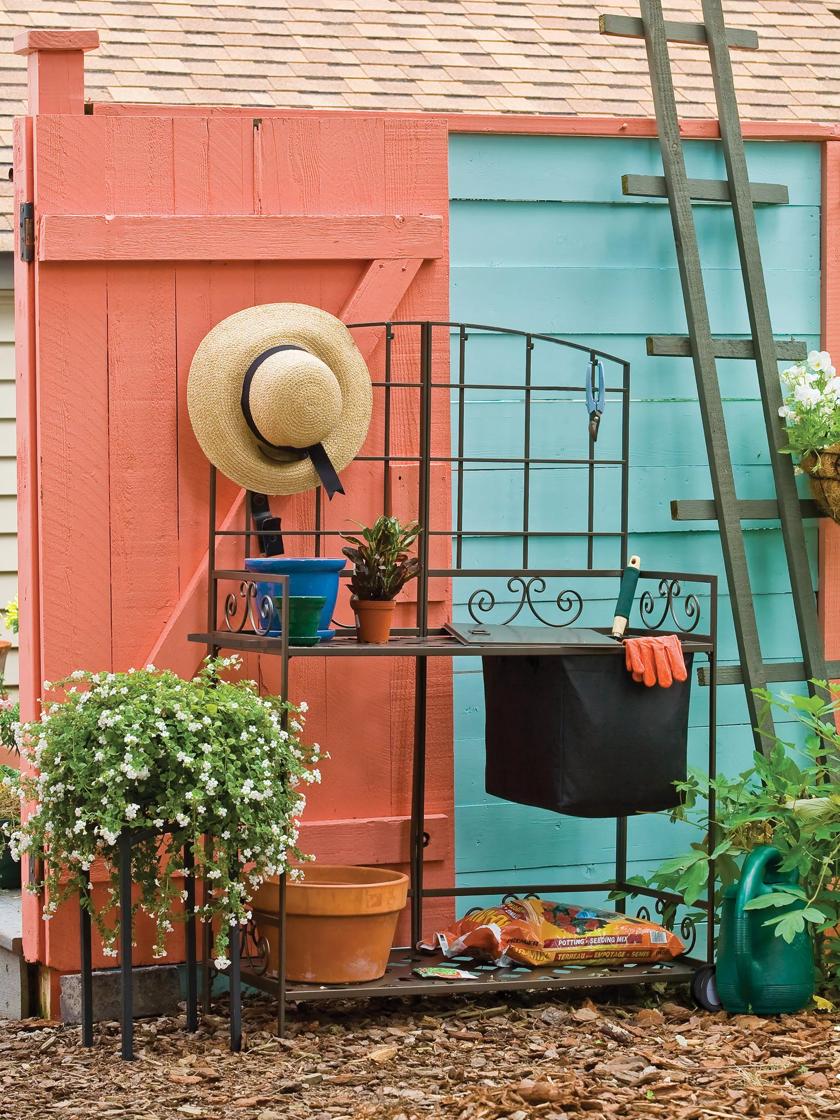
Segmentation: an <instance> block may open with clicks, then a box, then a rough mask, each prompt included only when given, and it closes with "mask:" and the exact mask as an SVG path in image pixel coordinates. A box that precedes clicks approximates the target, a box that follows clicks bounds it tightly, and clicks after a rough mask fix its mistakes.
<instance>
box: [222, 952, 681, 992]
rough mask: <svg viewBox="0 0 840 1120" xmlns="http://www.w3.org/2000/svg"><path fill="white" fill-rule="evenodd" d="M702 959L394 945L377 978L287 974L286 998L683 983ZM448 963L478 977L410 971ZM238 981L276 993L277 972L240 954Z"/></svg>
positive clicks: (277, 987) (277, 983)
mask: <svg viewBox="0 0 840 1120" xmlns="http://www.w3.org/2000/svg"><path fill="white" fill-rule="evenodd" d="M702 964H703V962H702V961H699V960H695V959H694V958H692V957H679V958H678V959H677V960H675V961H656V962H653V963H649V964H620V965H584V964H566V965H558V966H556V967H550V968H526V967H524V966H519V965H513V966H512V967H508V968H497V967H496V966H494V965H488V964H482V963H480V962H476V961H475V960H474V959H471V958H469V957H457V958H454V959H452V960H446V958H445V957H444V956H443V955H442V954H441V953H415V954H412V952H411V950H410V949H406V948H402V949H393V950H392V951H391V957H390V961H389V963H388V968H387V971H386V972H385V975H384V976H383V977H382V978H381V979H380V980H371V981H370V982H369V983H366V984H301V983H299V982H297V981H293V980H287V981H286V987H285V995H286V999H287V1000H288V1001H290V1002H292V1003H314V1002H317V1001H320V1000H330V999H332V1000H334V999H353V1000H364V999H394V998H399V997H400V996H443V997H445V998H446V997H451V996H453V995H457V994H458V993H459V992H461V993H466V992H469V993H476V992H479V993H490V992H499V991H512V990H515V989H519V990H520V991H521V990H526V991H539V990H540V989H543V988H549V989H557V988H591V987H596V986H603V985H616V986H618V985H628V984H688V983H690V982H691V978H692V976H693V975H694V973H695V971H696V970H697V969H698V968H700V966H701V965H702ZM439 965H449V966H452V967H455V968H462V969H466V970H467V971H469V972H477V973H478V975H479V979H478V980H438V979H430V978H423V977H420V976H414V975H413V971H412V970H413V969H415V968H417V967H418V966H439ZM242 981H243V983H245V984H250V985H252V986H253V987H255V988H258V989H260V990H261V991H264V992H267V993H268V994H269V995H277V993H278V990H279V981H278V978H277V975H276V973H275V974H272V973H269V972H266V973H262V974H260V973H259V972H255V971H254V970H252V969H251V968H249V967H248V966H247V964H246V962H245V959H244V958H243V961H242Z"/></svg>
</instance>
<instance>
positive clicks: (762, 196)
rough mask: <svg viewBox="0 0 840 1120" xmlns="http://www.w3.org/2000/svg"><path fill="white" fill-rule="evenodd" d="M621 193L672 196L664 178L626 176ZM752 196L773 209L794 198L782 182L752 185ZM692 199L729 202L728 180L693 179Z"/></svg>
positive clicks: (662, 176) (696, 200)
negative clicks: (669, 194)
mask: <svg viewBox="0 0 840 1120" xmlns="http://www.w3.org/2000/svg"><path fill="white" fill-rule="evenodd" d="M621 191H622V193H623V194H626V195H634V196H641V197H643V198H667V197H668V188H667V186H666V185H665V176H664V175H622V176H621ZM750 193H751V195H752V200H753V202H754V203H756V204H763V205H769V206H785V205H787V203H788V201H789V198H790V196H789V195H788V189H787V187H786V186H784V185H783V184H782V183H750ZM688 197H689V198H690V199H692V201H694V202H729V198H730V196H729V183H728V182H727V180H726V179H689V180H688Z"/></svg>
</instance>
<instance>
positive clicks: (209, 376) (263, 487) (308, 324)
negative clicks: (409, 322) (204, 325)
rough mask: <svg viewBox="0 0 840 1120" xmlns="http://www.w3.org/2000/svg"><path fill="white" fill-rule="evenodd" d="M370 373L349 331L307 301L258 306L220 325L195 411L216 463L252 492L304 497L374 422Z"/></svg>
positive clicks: (202, 351) (191, 396) (196, 373)
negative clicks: (306, 491)
mask: <svg viewBox="0 0 840 1120" xmlns="http://www.w3.org/2000/svg"><path fill="white" fill-rule="evenodd" d="M372 396H373V394H372V392H371V384H370V374H369V373H368V369H367V366H366V365H365V361H364V358H363V357H362V355H361V354H360V353H359V351H358V349H357V347H356V344H355V343H354V341H353V339H352V337H351V335H350V332H349V331H348V330H347V328H346V327H345V326H344V324H343V323H342V322H341V321H340V320H339V319H336V318H335V316H334V315H330V314H329V313H328V312H326V311H322V310H320V308H317V307H308V306H307V305H306V304H303V303H268V304H263V305H262V306H260V307H249V308H246V310H244V311H238V312H237V313H236V314H235V315H230V316H228V318H227V319H223V320H222V321H221V322H220V323H217V324H216V326H215V327H213V329H212V330H211V331H210V333H209V334H207V335H205V337H204V339H203V340H202V341H201V344H200V345H199V347H198V350H196V352H195V357H194V358H193V360H192V365H191V366H190V376H189V381H188V383H187V407H188V408H189V413H190V421H191V423H192V427H193V431H194V432H195V435H196V439H197V440H198V442H199V443H200V444H201V448H202V450H203V451H204V454H205V455H206V456H207V458H208V459H209V460H210V462H211V463H213V464H214V466H216V467H218V469H219V470H220V471H221V472H222V474H225V475H227V477H228V478H231V479H233V481H234V482H238V483H239V485H240V486H244V487H245V488H246V489H247V490H253V491H255V492H256V493H259V494H297V493H299V492H300V491H302V490H312V489H314V487H316V486H319V485H323V486H324V489H325V490H326V491H327V493H328V494H329V496H330V497H332V495H333V494H334V493H344V491H343V489H342V487H341V483H340V482H339V480H338V472H339V471H341V470H342V469H343V468H344V467H346V466H347V464H348V463H350V462H351V461H352V459H353V457H354V456H355V455H356V454H357V453H358V451H359V449H360V448H361V446H362V444H363V443H364V440H365V436H366V435H367V430H368V425H369V424H370V414H371V407H372Z"/></svg>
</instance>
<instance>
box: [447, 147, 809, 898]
mask: <svg viewBox="0 0 840 1120" xmlns="http://www.w3.org/2000/svg"><path fill="white" fill-rule="evenodd" d="M686 151H687V163H688V173H689V175H691V176H693V177H697V178H722V177H723V174H724V169H723V163H722V159H721V158H720V155H719V153H718V151H717V150H716V146H715V145H714V144H712V143H707V142H691V143H689V144H687V145H686ZM748 158H749V165H750V174H751V177H752V178H753V179H754V180H756V181H763V182H775V183H786V184H787V185H788V187H789V189H790V205H789V206H786V207H772V208H771V207H764V208H760V209H759V210H758V211H757V220H758V226H759V236H760V239H761V247H762V253H763V260H764V265H765V270H766V275H767V285H768V290H769V297H770V304H771V313H772V318H773V324H774V330H775V331H776V332H777V334H778V335H779V336H782V337H786V336H796V337H799V338H805V339H807V340H808V341H809V343H810V344H811V345H816V344H817V342H818V338H819V331H820V322H819V315H820V149H819V146H818V145H816V144H783V143H754V144H751V145H749V146H748ZM627 172H635V173H639V174H662V168H661V162H660V159H659V155H658V150H657V146H656V143H655V141H647V140H612V139H584V138H555V137H504V136H454V137H453V138H452V141H451V147H450V187H451V199H452V201H451V212H450V213H451V236H452V246H451V263H452V291H451V296H452V299H451V314H452V318H453V320H455V321H472V322H479V323H492V324H495V325H504V326H511V327H519V328H523V329H526V330H532V331H535V332H545V333H549V334H556V335H559V336H562V337H565V338H570V339H572V340H574V341H581V342H584V343H585V344H586V345H592V346H595V347H598V348H600V349H603V350H606V351H608V352H610V353H613V354H617V355H618V356H620V357H623V358H626V359H628V360H629V361H630V362H631V363H632V368H631V378H632V405H631V476H630V477H631V486H630V528H631V542H630V543H631V552H638V553H639V554H640V555H641V556H642V561H643V567H647V568H664V569H669V570H679V569H682V570H689V571H692V570H693V571H706V572H715V573H717V574H718V575H720V577H721V580H722V586H721V607H720V653H721V657H722V659H723V660H729V661H734V660H736V649H735V640H734V634H733V629H732V617H731V611H730V607H729V602H728V598H727V593H726V585H725V579H724V575H723V565H722V556H721V549H720V540H719V537H718V534H717V531H716V526H715V524H714V523H710V522H694V523H681V524H679V523H674V522H672V521H671V519H670V511H669V502H670V500H671V499H672V498H708V497H711V485H710V481H709V470H708V464H707V459H706V452H705V447H704V443H703V435H702V430H701V425H700V414H699V407H698V404H697V395H696V391H695V387H694V374H693V370H692V366H691V362H690V360H687V359H665V358H649V357H647V356H646V355H645V342H644V340H645V336H646V335H648V334H654V333H655V334H670V333H674V334H680V333H686V324H685V314H684V310H683V303H682V295H681V291H680V285H679V278H678V274H677V270H676V257H675V251H674V243H673V237H672V233H671V224H670V217H669V214H668V209H667V205H666V204H665V202H664V201H661V202H660V201H653V200H651V201H648V200H640V199H626V198H624V197H623V196H622V194H621V187H620V177H621V175H622V174H623V173H627ZM695 214H696V222H697V229H698V235H699V238H700V246H701V254H702V258H703V263H704V266H705V269H706V282H707V292H708V299H709V307H710V313H711V320H712V328H713V330H714V331H715V332H716V333H718V334H733V335H738V334H745V333H747V331H748V322H747V314H746V307H745V302H744V296H743V288H742V284H741V277H740V272H739V270H738V260H737V248H736V244H735V237H734V230H733V226H732V217H731V212H730V211H729V209H728V207H722V206H713V205H704V206H699V205H698V206H697V207H696V208H695ZM520 355H521V343H520V342H515V343H514V342H511V341H506V340H503V339H498V338H492V337H489V336H481V335H474V336H473V337H472V338H471V339H470V342H469V344H468V362H469V364H468V375H467V376H468V379H469V378H470V377H472V379H473V380H479V379H480V380H482V381H498V382H503V381H504V380H505V376H506V371H507V373H508V374H509V372H510V369H511V363H512V362H515V363H516V369H517V371H518V370H519V368H520ZM540 360H541V361H543V362H544V363H545V364H544V366H543V367H542V368H541V367H540V366H539V364H537V365H536V366H535V381H536V382H537V383H538V382H539V379H540V377H542V378H543V379H544V381H545V382H546V383H547V377H548V376H551V375H553V374H556V373H557V372H560V371H561V370H562V371H563V372H567V373H568V376H570V377H573V378H574V380H575V383H580V382H581V381H582V372H583V367H585V358H584V359H583V363H581V358H580V357H576V358H563V359H562V360H561V359H559V358H557V357H556V356H546V357H543V358H541V359H540ZM549 367H551V368H549ZM722 369H723V374H724V376H725V377H726V384H725V390H724V395H725V401H726V403H725V408H726V418H727V424H728V428H729V436H730V445H731V448H732V456H733V461H734V464H735V470H736V477H737V485H738V491H739V496H740V497H741V498H759V497H769V496H771V495H772V479H771V474H770V465H769V455H768V449H767V444H766V440H765V438H764V433H763V423H762V417H761V410H760V404H759V402H758V391H757V381H756V374H755V368H754V366H753V364H752V363H748V362H728V363H726V364H724V365H723V366H722ZM479 374H480V378H479V376H478V375H479ZM517 377H521V374H520V373H519V372H517ZM468 402H469V403H468V405H467V408H468V412H469V417H468V431H469V432H472V431H474V432H475V433H476V435H475V436H474V437H468V441H469V439H470V438H471V439H472V443H471V444H470V446H471V448H478V447H480V448H482V451H481V452H478V453H485V454H486V453H489V449H490V448H496V449H498V450H496V451H494V452H492V453H493V454H501V455H503V454H505V450H504V449H505V448H511V453H512V454H519V453H520V452H521V448H522V442H521V440H522V422H521V416H522V413H521V407H522V406H521V398H520V397H517V396H516V394H507V395H506V394H504V393H502V392H499V393H493V392H486V393H473V394H469V395H468ZM535 411H536V413H537V419H536V421H535V430H536V432H537V436H536V440H537V445H539V442H540V440H546V441H548V444H549V445H552V446H554V447H555V448H556V447H557V441H558V440H561V441H562V444H561V445H562V446H570V447H574V448H575V453H577V452H578V451H580V450H581V449H582V448H583V447H584V446H585V434H586V414H585V409H584V406H583V403H582V402H581V399H580V397H579V396H578V397H577V399H570V400H569V401H568V402H567V403H565V404H562V405H559V406H558V405H557V404H556V403H555V405H554V406H553V407H551V408H549V406H548V405H546V406H545V407H544V408H542V409H540V408H539V405H536V406H535ZM617 411H618V410H617V409H613V410H612V412H610V411H609V410H608V412H607V415H606V416H605V419H604V423H603V426H602V434H601V436H600V439H599V446H600V447H601V448H602V449H603V450H606V449H607V448H611V449H617V447H618V436H619V431H618V424H617ZM605 445H606V446H605ZM532 453H533V454H538V453H539V452H538V451H536V450H533V451H532ZM581 481H582V480H581V478H580V476H579V474H577V475H576V474H575V471H566V472H560V471H554V472H551V471H546V472H542V473H541V474H540V476H539V482H538V484H537V485H536V487H535V490H534V497H533V521H534V525H535V527H544V528H548V527H549V526H556V525H557V524H558V521H560V520H563V522H564V523H568V524H570V525H576V526H579V525H580V524H581V523H582V518H583V513H582V511H581V510H580V505H579V503H580V502H582V501H583V493H584V492H583V490H582V489H581ZM464 490H465V502H464V506H465V509H464V516H465V525H467V526H471V527H481V528H486V527H488V526H492V527H493V528H497V529H499V530H501V529H503V528H508V527H511V528H512V527H515V526H516V525H517V524H519V522H518V518H519V517H520V516H521V515H520V510H521V487H520V486H519V485H518V482H517V481H516V480H515V479H514V477H513V475H512V474H511V473H510V472H506V471H505V470H503V469H495V470H490V469H487V468H484V469H482V470H476V471H473V472H471V473H470V474H469V475H468V477H467V479H466V482H465V487H464ZM616 502H617V488H616V487H614V486H613V487H610V486H609V485H607V486H606V487H605V488H604V491H603V493H602V496H601V500H600V505H601V509H600V514H599V516H601V517H602V518H603V520H604V523H606V522H609V521H610V520H612V521H613V522H614V520H615V516H616V508H615V504H616ZM809 535H810V544H811V546H812V556H814V555H815V547H814V546H815V543H816V532H815V529H812V530H810V531H809ZM583 549H584V543H583V541H582V540H576V541H564V542H562V543H558V542H553V543H550V544H543V545H538V546H537V547H536V548H535V549H534V550H533V552H532V564H533V565H534V566H538V565H540V564H543V565H545V564H547V565H549V566H551V567H564V566H569V567H572V566H574V567H578V566H583V564H584V556H585V553H584V551H583ZM747 551H748V555H749V559H750V564H751V574H752V579H753V587H754V591H755V594H756V609H757V613H758V619H759V627H760V632H761V634H762V638H763V651H764V655H765V657H766V658H768V659H779V660H787V659H792V658H794V657H796V656H797V655H798V654H799V644H798V639H797V635H796V628H795V623H794V618H793V610H792V604H791V597H790V586H789V582H788V577H787V570H786V566H785V559H784V551H783V547H782V543H781V538H780V533H779V530H778V528H777V527H776V526H774V525H773V523H769V522H768V523H762V522H752V523H748V540H747ZM518 555H519V550H518V549H517V547H516V545H515V543H512V542H510V541H507V540H504V539H502V538H498V539H496V540H493V539H490V540H486V541H482V542H481V543H480V544H479V543H468V544H467V545H466V546H465V558H468V559H469V562H470V563H473V564H475V565H479V564H480V565H481V566H496V567H499V566H503V565H506V564H514V565H515V564H517V563H518V562H519V561H518V559H517V557H518ZM598 562H600V564H601V566H605V567H613V566H615V565H616V563H617V558H616V556H615V553H614V551H612V552H611V551H610V550H609V549H607V548H606V547H604V548H602V549H601V550H600V553H599V556H598ZM814 564H815V561H814ZM815 579H816V571H815ZM462 586H463V588H464V590H461V588H462ZM473 586H474V585H473ZM558 590H559V589H558ZM467 593H468V590H467V589H466V583H463V584H462V582H461V581H456V587H455V613H456V616H459V615H460V616H463V614H464V610H465V608H464V602H463V600H464V599H465V598H466V594H467ZM614 596H615V589H611V588H607V589H604V591H603V600H602V602H601V613H602V616H603V617H600V618H598V619H595V618H592V617H591V616H590V619H591V621H592V622H596V621H598V622H600V623H601V624H607V623H608V622H609V621H610V619H611V614H612V610H611V601H612V602H614ZM455 672H456V677H455V750H456V865H457V870H458V877H459V882H460V883H461V884H462V885H481V884H482V883H483V882H487V883H490V882H493V881H495V882H503V881H511V882H519V883H524V882H538V881H540V880H545V879H546V877H548V879H549V881H550V880H552V879H558V878H559V879H567V878H568V877H569V876H572V877H573V878H575V879H583V880H589V881H593V882H597V881H602V880H603V878H604V877H609V875H610V863H611V861H612V859H613V851H614V848H613V841H614V831H613V825H612V822H610V821H585V820H578V819H575V818H571V817H562V816H559V815H556V814H551V813H546V812H543V811H540V810H535V809H530V808H526V807H523V806H518V805H511V804H507V803H505V802H503V801H500V800H497V799H495V798H492V797H490V796H489V795H488V794H486V793H485V792H484V742H483V732H484V709H483V690H482V680H481V672H480V669H478V668H477V667H476V664H475V662H470V661H468V660H466V659H461V660H460V661H458V662H456V663H455ZM707 705H708V693H707V692H706V690H705V689H700V688H698V687H697V686H696V685H695V688H694V694H693V698H692V707H691V721H690V722H691V729H690V743H689V747H690V762H691V763H692V764H694V765H697V766H702V767H704V768H705V751H706V729H707ZM719 749H720V767H721V769H726V770H729V771H734V770H736V768H737V769H742V768H743V767H744V766H745V765H746V764H748V762H749V758H750V752H751V750H752V737H751V734H750V731H749V726H748V722H747V713H746V705H745V703H744V698H743V690H742V689H741V687H740V686H737V687H727V688H722V689H721V691H720V706H719ZM607 780H608V779H607ZM685 842H686V833H685V832H680V831H679V830H675V829H674V826H672V825H670V824H669V823H668V821H667V819H666V818H665V817H662V816H654V817H644V818H639V819H636V820H632V821H631V822H630V850H629V856H630V872H631V874H635V873H639V872H643V871H645V870H647V869H649V868H651V867H652V866H655V865H656V863H657V862H658V861H659V859H661V858H663V857H664V856H666V855H668V854H673V853H674V852H676V851H680V850H682V849H683V848H684V846H685ZM560 869H562V870H560ZM591 897H592V896H590V898H591Z"/></svg>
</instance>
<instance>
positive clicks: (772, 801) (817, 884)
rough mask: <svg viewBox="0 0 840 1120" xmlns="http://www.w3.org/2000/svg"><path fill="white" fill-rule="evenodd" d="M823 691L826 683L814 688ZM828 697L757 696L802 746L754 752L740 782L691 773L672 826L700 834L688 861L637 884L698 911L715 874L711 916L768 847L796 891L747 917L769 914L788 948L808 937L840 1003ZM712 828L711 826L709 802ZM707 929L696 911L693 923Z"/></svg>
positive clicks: (835, 805) (833, 756)
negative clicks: (792, 875)
mask: <svg viewBox="0 0 840 1120" xmlns="http://www.w3.org/2000/svg"><path fill="white" fill-rule="evenodd" d="M817 683H818V684H819V683H820V682H817ZM821 688H822V689H823V694H822V695H815V696H787V697H784V698H781V699H780V698H778V697H774V696H772V695H771V694H770V693H769V692H766V691H760V692H758V693H757V695H759V696H760V697H761V698H762V699H763V700H764V701H765V702H766V703H770V704H773V705H774V706H775V707H778V708H780V709H781V710H782V711H783V712H785V713H786V714H787V715H788V716H789V717H790V716H791V715H792V716H793V717H794V718H795V720H796V722H798V723H799V724H800V725H801V727H802V728H803V729H804V739H805V741H804V744H802V745H794V744H792V743H788V742H783V741H781V740H777V741H776V742H775V744H774V746H773V750H772V752H771V753H770V754H769V755H768V756H765V755H763V754H761V753H759V752H756V753H755V754H754V756H753V764H752V766H751V767H750V768H749V769H747V770H745V771H744V772H743V773H741V774H739V775H737V777H734V778H730V777H726V776H718V777H716V778H714V779H712V780H709V778H708V776H707V775H704V774H702V773H700V772H696V771H692V772H691V773H690V774H689V777H688V779H687V781H685V782H679V783H678V784H677V788H678V789H679V790H680V791H681V793H682V796H683V803H682V804H681V805H680V806H679V807H678V808H677V809H675V810H674V811H673V812H672V814H671V818H672V820H680V821H685V822H687V823H688V824H689V825H691V826H693V827H694V828H695V829H697V830H698V831H699V833H700V835H699V836H698V839H697V840H696V841H695V842H694V843H692V844H691V846H690V848H689V849H688V851H686V852H685V853H683V854H682V855H679V856H675V857H674V858H672V859H669V860H666V861H665V863H663V864H662V865H661V866H660V867H659V868H658V869H657V870H656V871H655V872H654V873H653V875H652V877H651V878H650V879H649V880H645V879H642V878H636V879H634V880H632V882H638V883H639V884H643V885H647V886H655V887H656V888H657V889H659V890H664V891H668V892H670V893H673V894H678V895H681V896H682V897H683V898H684V899H685V902H686V904H687V905H689V906H691V905H693V904H694V903H695V902H696V901H697V900H698V899H699V898H701V897H702V896H703V895H704V894H705V891H706V886H707V883H708V878H709V864H710V861H712V860H713V861H714V867H715V876H716V884H717V890H716V896H715V910H716V913H717V912H718V911H719V907H720V903H721V899H722V894H723V890H724V889H725V888H726V887H727V886H729V885H730V884H732V883H734V882H736V881H737V880H738V878H739V875H740V872H741V865H742V863H743V860H744V858H745V857H746V856H747V855H748V854H749V853H750V852H751V851H753V849H755V848H757V847H759V846H761V845H764V844H772V846H773V847H774V848H777V849H778V850H779V851H780V852H781V853H782V856H783V860H782V864H781V866H780V870H781V871H794V870H795V871H796V872H797V873H798V876H799V885H798V886H785V887H784V888H783V889H779V890H778V891H776V892H774V893H773V894H772V895H770V896H768V897H767V898H765V899H763V900H761V901H758V902H755V903H753V904H752V905H751V906H748V908H750V909H752V908H758V907H761V908H762V909H764V908H766V918H765V921H764V924H765V925H767V926H773V927H775V928H774V932H775V934H776V935H777V936H779V937H782V938H784V939H785V940H786V941H788V942H791V941H792V940H793V938H794V937H795V936H796V935H797V934H798V933H801V932H802V931H803V930H809V931H810V932H811V933H812V935H813V941H814V953H815V960H816V965H817V974H818V989H819V990H821V992H822V994H823V996H829V997H830V998H833V999H835V1000H836V999H838V998H840V973H839V971H838V970H840V936H837V933H838V926H840V890H838V882H840V788H838V786H837V784H836V782H834V781H832V780H831V777H830V775H831V774H832V773H836V772H837V769H838V767H840V733H838V730H837V727H836V726H835V722H834V716H835V712H836V711H837V710H838V708H840V701H838V700H836V699H834V700H829V699H826V691H825V689H826V685H825V683H824V682H823V683H822V684H821ZM710 793H713V794H714V798H715V820H714V822H712V821H710V819H709V812H708V806H709V794H710ZM692 916H693V917H695V918H697V919H702V920H704V921H705V920H706V915H705V913H704V912H702V911H698V912H697V913H696V914H694V915H692Z"/></svg>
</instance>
